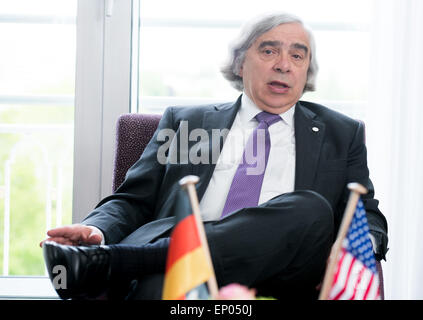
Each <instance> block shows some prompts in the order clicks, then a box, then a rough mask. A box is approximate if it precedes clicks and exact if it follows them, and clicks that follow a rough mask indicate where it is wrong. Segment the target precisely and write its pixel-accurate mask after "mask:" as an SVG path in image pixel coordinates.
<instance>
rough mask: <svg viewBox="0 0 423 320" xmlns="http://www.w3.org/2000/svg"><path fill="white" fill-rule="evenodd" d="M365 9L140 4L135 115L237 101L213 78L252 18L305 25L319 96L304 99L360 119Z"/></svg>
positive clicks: (187, 1)
mask: <svg viewBox="0 0 423 320" xmlns="http://www.w3.org/2000/svg"><path fill="white" fill-rule="evenodd" d="M371 5H372V1H368V0H359V1H336V0H325V1H308V0H299V1H295V2H293V1H279V2H277V3H275V2H274V1H267V0H264V1H260V2H256V3H246V2H245V1H240V0H239V1H213V2H207V3H205V2H199V1H195V0H181V1H177V2H175V1H171V0H167V1H160V2H157V1H153V0H145V1H141V2H140V8H139V12H140V30H139V33H140V37H139V38H140V45H139V48H140V49H139V66H137V67H138V69H137V70H136V71H138V70H139V92H140V93H139V99H140V100H139V105H138V107H139V111H140V112H156V113H158V112H162V111H163V110H164V108H165V107H167V106H169V105H171V104H172V105H175V104H189V103H191V104H194V103H201V102H208V101H213V102H215V101H231V100H235V99H236V97H237V96H238V95H239V93H238V92H237V91H236V90H234V89H232V87H231V86H230V84H229V83H228V82H227V81H226V80H225V79H224V78H223V77H222V76H221V74H220V71H219V68H220V66H221V64H222V62H223V61H224V59H225V58H226V53H227V48H228V44H229V43H230V41H231V40H232V39H233V38H234V37H235V36H236V35H237V33H238V30H239V28H240V27H241V25H242V23H244V22H245V21H246V20H248V19H249V18H250V17H254V16H256V15H257V14H259V13H265V12H271V11H286V12H290V13H293V14H296V15H298V16H299V17H301V18H302V19H303V20H304V21H305V22H306V23H307V24H308V25H310V26H311V28H312V29H313V31H314V34H315V37H316V42H317V58H318V61H319V66H320V71H319V74H318V83H317V91H316V92H314V93H307V94H305V95H304V96H303V99H304V100H307V99H310V100H311V101H316V102H320V103H323V104H326V105H330V106H331V107H333V108H335V109H338V110H340V111H342V112H344V113H347V114H349V115H351V116H354V117H360V118H364V117H365V105H366V101H367V99H368V90H367V87H368V72H367V70H368V69H369V54H368V52H369V45H370V44H369V37H370V36H369V23H370V17H371ZM350 62H351V63H350ZM352 62H354V63H352ZM357 65H359V66H361V68H357Z"/></svg>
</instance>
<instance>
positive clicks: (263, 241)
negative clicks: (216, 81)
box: [43, 14, 387, 298]
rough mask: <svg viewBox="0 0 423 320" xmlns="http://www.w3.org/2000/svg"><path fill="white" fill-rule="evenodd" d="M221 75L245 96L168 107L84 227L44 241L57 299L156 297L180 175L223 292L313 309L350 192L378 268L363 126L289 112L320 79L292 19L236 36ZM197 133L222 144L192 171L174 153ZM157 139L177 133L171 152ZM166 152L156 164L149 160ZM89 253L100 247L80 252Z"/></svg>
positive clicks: (212, 146) (383, 246)
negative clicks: (243, 291) (287, 300)
mask: <svg viewBox="0 0 423 320" xmlns="http://www.w3.org/2000/svg"><path fill="white" fill-rule="evenodd" d="M222 71H223V74H224V76H225V77H226V78H227V79H228V80H229V81H230V82H231V83H232V84H233V85H234V87H235V88H237V89H239V90H241V91H243V94H242V95H241V96H240V98H239V99H238V100H237V101H236V102H235V103H226V104H220V105H208V106H199V107H179V108H168V109H167V110H166V112H165V113H164V115H163V117H162V119H161V121H160V124H159V127H158V129H157V131H156V133H155V135H154V137H153V138H152V140H151V142H150V143H149V145H148V146H147V148H146V150H145V151H144V154H143V155H142V157H141V158H140V160H139V161H138V162H137V163H136V164H135V165H134V166H133V167H132V168H131V169H130V170H129V171H128V174H127V176H126V180H125V181H124V183H123V184H122V185H121V186H120V187H119V189H118V190H117V191H116V193H115V194H113V195H111V196H109V197H107V198H105V199H103V200H102V201H101V202H100V204H99V205H98V206H97V208H96V209H95V210H94V211H93V212H91V213H90V214H89V215H88V216H87V218H85V219H84V221H83V222H82V224H76V225H72V226H65V227H60V228H56V229H53V230H50V231H49V232H48V236H49V238H48V239H47V240H48V241H47V242H44V243H43V247H44V254H45V258H46V264H47V268H48V270H49V273H50V276H51V277H52V273H51V269H52V268H53V267H54V266H55V265H65V266H66V267H67V268H68V269H71V272H69V271H68V286H69V288H67V289H66V290H58V292H59V294H60V295H61V297H63V298H69V297H84V296H90V297H93V296H96V295H98V294H100V293H101V292H102V291H104V290H106V287H109V288H115V287H116V284H119V285H118V286H120V287H122V286H123V287H124V288H123V289H122V288H119V290H120V291H121V292H125V293H124V295H125V294H127V293H128V292H129V290H128V287H129V283H131V280H134V279H137V280H138V282H136V286H135V287H136V288H135V287H133V288H132V292H135V294H134V295H135V297H136V298H160V290H161V285H162V281H163V271H164V264H165V259H166V250H167V247H168V243H169V238H168V237H169V233H170V231H171V229H172V227H173V225H174V217H173V216H174V212H173V211H172V206H173V202H174V196H175V194H176V192H177V190H178V188H179V186H178V184H177V182H178V180H179V179H181V178H182V177H184V176H186V175H190V174H194V175H197V176H199V177H200V183H199V184H198V185H197V193H198V198H199V199H200V208H201V212H202V217H203V219H204V221H206V222H205V230H206V235H207V239H208V242H209V246H210V251H211V255H212V260H213V265H214V267H215V272H216V277H217V281H218V284H219V286H222V285H225V284H228V283H231V282H237V283H241V284H244V285H247V286H250V287H254V288H256V289H257V290H258V293H259V294H263V295H272V296H274V297H277V298H284V297H298V298H302V297H307V298H310V297H316V296H317V291H316V286H317V285H318V284H319V282H320V281H321V279H322V276H323V273H324V270H325V264H326V259H327V257H328V253H329V250H330V247H331V245H332V243H333V241H334V238H335V236H336V232H337V230H338V227H339V224H340V221H341V220H342V215H343V212H344V209H345V206H346V202H347V200H348V196H349V190H348V189H347V187H346V186H347V184H348V183H349V182H358V183H361V184H362V185H364V186H365V187H366V188H367V189H368V190H369V192H368V194H366V195H364V196H363V202H364V204H365V207H366V210H367V215H368V220H369V225H370V229H371V234H372V240H373V244H374V251H375V252H376V254H377V257H378V258H379V259H381V258H384V257H385V253H386V251H387V223H386V220H385V218H384V216H383V215H382V213H381V212H380V211H379V209H378V201H377V200H375V199H374V198H373V196H374V190H373V185H372V183H371V181H370V179H369V172H368V168H367V159H366V157H367V156H366V147H365V145H364V128H363V126H362V124H361V123H360V122H358V121H355V120H352V119H350V118H348V117H346V116H344V115H341V114H339V113H337V112H335V111H332V110H330V109H328V108H326V107H323V106H321V105H317V104H313V103H309V102H302V101H301V102H300V101H299V99H300V97H301V96H302V94H303V93H304V92H305V91H308V90H314V81H315V76H316V72H317V62H316V55H315V44H314V39H313V36H312V34H311V32H310V31H309V30H307V29H306V28H305V26H304V25H303V23H302V22H301V20H299V19H298V18H296V17H294V16H291V15H286V14H274V15H269V16H265V17H262V18H260V19H259V20H257V21H254V22H253V23H252V24H250V25H248V26H246V27H245V28H244V30H243V31H242V33H241V36H240V38H239V41H238V42H237V43H235V44H234V46H233V48H232V56H231V57H230V59H229V63H228V64H227V65H226V66H225V67H224V68H223V70H222ZM198 129H203V130H205V132H207V133H208V134H209V136H212V132H213V130H217V129H218V130H224V129H229V133H228V134H227V135H224V137H223V140H224V144H223V147H222V146H221V144H220V139H218V143H217V144H216V141H214V142H213V141H211V142H209V143H208V144H207V145H206V148H205V149H204V148H201V150H203V151H204V150H209V151H211V152H210V154H209V155H208V158H207V159H208V160H210V159H211V161H210V162H209V161H204V162H200V163H199V164H197V163H196V164H194V163H192V161H185V160H186V159H187V157H185V156H187V154H191V153H190V150H193V148H196V147H198V143H197V141H184V137H187V135H186V134H183V131H184V130H187V132H188V133H192V132H194V131H195V130H198ZM166 130H170V131H173V132H175V135H174V136H169V139H168V140H167V141H166V140H165V139H162V134H161V133H163V132H164V131H166ZM239 134H241V136H242V137H243V138H244V139H237V137H239ZM251 137H252V138H251ZM260 138H261V139H262V140H260ZM250 139H251V140H250ZM185 140H186V139H185ZM251 141H256V142H255V143H256V144H254V142H253V143H252V144H250V143H251ZM184 144H186V146H187V148H186V149H184V148H182V146H183V145H184ZM200 145H201V146H203V147H204V144H203V141H201V142H200ZM164 146H165V147H166V148H165V150H166V152H165V154H166V157H167V158H166V161H163V159H162V157H160V156H159V154H161V151H162V150H163V147H164ZM172 146H173V148H172ZM264 146H265V147H264ZM270 146H271V147H270ZM178 147H179V148H178ZM251 148H253V149H251ZM248 149H249V150H250V151H251V150H254V152H252V153H251V152H250V153H248ZM175 150H176V151H175ZM196 150H197V149H196ZM216 150H218V151H219V152H220V151H221V154H220V156H219V157H218V160H217V163H216V161H214V162H213V156H212V154H215V151H216ZM262 153H263V154H265V155H264V156H260V157H259V156H258V155H259V154H262ZM248 154H250V156H251V155H253V156H254V155H256V156H257V159H256V160H257V161H256V165H257V166H256V167H257V168H258V167H259V164H260V165H261V166H262V170H259V171H261V172H258V173H252V172H251V169H252V167H251V166H248V164H245V162H248V161H245V160H246V159H247V156H246V155H248ZM250 158H251V157H250ZM170 159H173V160H175V159H176V160H177V161H170ZM183 159H185V160H183ZM188 160H190V159H188ZM249 170H250V172H249ZM55 243H56V244H55ZM58 243H59V244H58ZM60 244H61V245H60ZM81 244H82V245H84V246H79V245H81ZM98 244H106V245H105V246H87V245H98ZM114 244H117V245H114ZM65 245H68V246H65ZM132 283H134V282H132ZM134 288H135V289H134ZM119 290H118V289H115V290H114V292H117V291H119ZM112 291H113V290H112Z"/></svg>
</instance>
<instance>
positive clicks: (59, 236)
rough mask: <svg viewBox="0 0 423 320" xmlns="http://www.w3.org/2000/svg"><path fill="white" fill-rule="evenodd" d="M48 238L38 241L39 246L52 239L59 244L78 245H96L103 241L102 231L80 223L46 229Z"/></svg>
mask: <svg viewBox="0 0 423 320" xmlns="http://www.w3.org/2000/svg"><path fill="white" fill-rule="evenodd" d="M47 235H48V236H49V238H47V239H45V240H44V241H41V242H40V247H42V246H43V243H44V242H45V241H54V242H57V243H60V244H65V245H71V246H78V245H96V244H101V243H102V241H103V234H102V232H101V231H100V230H99V229H98V228H96V227H93V226H84V225H82V224H72V225H68V226H63V227H58V228H54V229H51V230H49V231H47Z"/></svg>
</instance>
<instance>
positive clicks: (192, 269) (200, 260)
mask: <svg viewBox="0 0 423 320" xmlns="http://www.w3.org/2000/svg"><path fill="white" fill-rule="evenodd" d="M174 210H175V215H176V220H177V223H176V226H175V228H174V229H173V231H172V235H171V237H170V244H169V251H168V254H167V262H166V273H165V281H164V288H163V300H185V299H187V298H188V299H190V298H196V299H206V298H207V297H208V291H207V288H206V285H205V282H206V281H207V280H208V279H210V277H211V276H212V275H213V271H212V269H211V266H210V264H209V263H208V261H207V256H206V251H205V248H204V246H203V245H202V244H201V240H200V235H199V231H198V228H197V224H196V221H195V215H194V214H193V212H192V208H191V205H190V202H189V198H188V195H187V193H186V192H185V191H184V190H182V189H180V190H178V192H177V195H176V198H175V205H174Z"/></svg>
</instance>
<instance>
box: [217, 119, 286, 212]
mask: <svg viewBox="0 0 423 320" xmlns="http://www.w3.org/2000/svg"><path fill="white" fill-rule="evenodd" d="M255 118H256V119H257V121H258V122H259V125H258V127H257V128H256V129H254V131H253V133H252V134H251V136H250V137H249V138H248V141H247V144H246V146H245V149H244V153H243V155H242V161H241V163H240V164H239V166H238V169H237V170H236V172H235V176H234V178H233V180H232V184H231V188H230V189H229V193H228V197H227V198H226V203H225V206H224V208H223V212H222V216H221V218H223V217H224V216H226V215H227V214H228V213H231V212H234V211H235V210H237V209H241V208H246V207H254V206H257V204H258V201H259V198H260V192H261V185H262V183H263V178H264V173H265V171H266V165H267V159H268V158H269V151H270V135H269V127H270V126H271V125H272V124H274V123H276V122H278V121H279V120H281V117H280V116H279V115H277V114H273V113H269V112H266V111H263V112H260V113H259V114H257V115H256V117H255ZM263 144H264V145H263ZM263 151H264V152H263Z"/></svg>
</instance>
